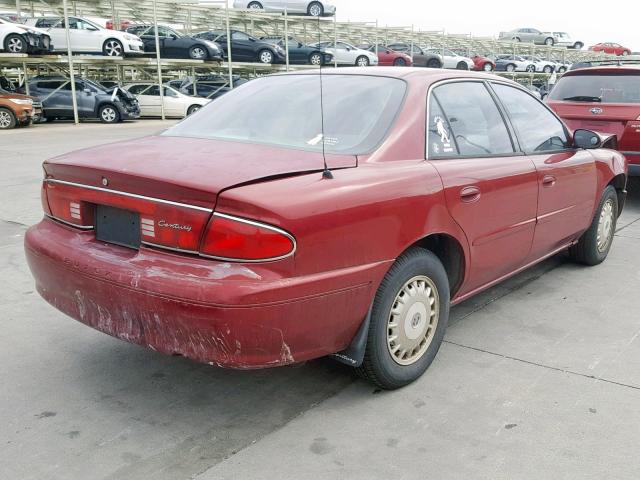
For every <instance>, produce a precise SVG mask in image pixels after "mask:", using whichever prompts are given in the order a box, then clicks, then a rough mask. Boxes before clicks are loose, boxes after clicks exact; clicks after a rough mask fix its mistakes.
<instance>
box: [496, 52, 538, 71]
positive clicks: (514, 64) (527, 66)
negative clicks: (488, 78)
mask: <svg viewBox="0 0 640 480" xmlns="http://www.w3.org/2000/svg"><path fill="white" fill-rule="evenodd" d="M496 71H499V72H529V73H533V72H535V71H536V66H535V65H534V64H533V62H531V61H529V60H527V59H525V58H524V57H522V56H520V55H498V56H497V57H496Z"/></svg>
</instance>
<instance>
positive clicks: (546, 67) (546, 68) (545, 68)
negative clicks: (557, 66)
mask: <svg viewBox="0 0 640 480" xmlns="http://www.w3.org/2000/svg"><path fill="white" fill-rule="evenodd" d="M542 70H543V71H544V73H553V67H551V65H545V66H544V68H543V69H542Z"/></svg>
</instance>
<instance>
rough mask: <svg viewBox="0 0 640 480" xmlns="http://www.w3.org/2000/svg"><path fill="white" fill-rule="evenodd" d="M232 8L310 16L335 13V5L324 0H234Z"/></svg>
mask: <svg viewBox="0 0 640 480" xmlns="http://www.w3.org/2000/svg"><path fill="white" fill-rule="evenodd" d="M233 8H248V9H249V10H264V11H265V12H277V13H283V12H284V11H285V10H286V11H287V13H288V14H292V15H295V14H302V15H308V16H310V17H324V16H332V15H335V13H336V7H335V5H332V4H330V3H328V2H326V1H325V0H234V2H233Z"/></svg>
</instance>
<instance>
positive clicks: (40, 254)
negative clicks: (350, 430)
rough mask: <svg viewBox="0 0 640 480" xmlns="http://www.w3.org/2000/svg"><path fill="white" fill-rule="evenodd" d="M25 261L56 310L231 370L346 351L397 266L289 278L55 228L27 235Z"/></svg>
mask: <svg viewBox="0 0 640 480" xmlns="http://www.w3.org/2000/svg"><path fill="white" fill-rule="evenodd" d="M25 251H26V256H27V261H28V264H29V268H30V269H31V272H32V273H33V276H34V277H35V281H36V288H37V290H38V292H39V293H40V295H42V297H43V298H44V299H45V300H46V301H47V302H49V303H50V304H51V305H53V306H54V307H56V308H57V309H58V310H60V311H62V312H64V313H66V314H67V315H69V316H71V317H73V318H74V319H76V320H78V321H80V322H82V323H84V324H86V325H88V326H90V327H92V328H95V329H97V330H99V331H101V332H104V333H107V334H109V335H112V336H114V337H117V338H120V339H122V340H125V341H128V342H131V343H135V344H139V345H142V346H145V347H148V348H151V349H153V350H156V351H159V352H162V353H165V354H170V355H171V354H179V355H183V356H185V357H188V358H191V359H193V360H196V361H199V362H203V363H210V364H215V365H219V366H225V367H232V368H260V367H268V366H275V365H281V364H288V363H293V362H298V361H304V360H308V359H311V358H316V357H320V356H324V355H328V354H331V353H335V352H337V351H340V350H342V349H344V348H346V346H347V345H348V344H349V343H350V341H351V339H352V338H353V336H354V335H355V333H356V332H357V330H358V328H359V326H360V324H361V322H362V320H363V319H364V318H365V316H366V314H367V310H368V308H369V305H370V302H371V299H372V296H373V293H374V291H375V287H376V286H377V284H378V283H379V282H380V280H381V279H382V277H383V276H384V274H385V273H386V271H387V269H388V268H389V266H390V262H380V263H376V264H371V265H365V266H358V267H352V268H346V269H341V270H338V271H332V272H323V273H321V274H315V275H309V276H304V277H286V276H283V275H282V273H278V272H277V270H275V269H273V267H271V269H269V267H267V266H263V267H255V268H254V266H253V265H242V264H231V263H224V262H217V261H212V260H207V259H202V258H195V257H189V256H183V255H176V254H172V253H167V252H160V251H156V250H153V249H150V248H144V247H142V248H141V249H140V250H138V251H136V250H130V249H126V248H123V247H117V246H114V245H108V244H104V243H101V242H97V241H96V240H95V236H94V234H93V232H91V231H89V232H86V231H85V232H82V231H78V230H75V229H72V228H70V227H66V226H64V225H62V224H59V223H57V222H55V221H53V220H49V219H44V220H43V221H42V222H40V223H39V224H37V225H35V226H33V227H31V228H30V229H29V231H28V232H27V235H26V237H25ZM265 265H266V264H265Z"/></svg>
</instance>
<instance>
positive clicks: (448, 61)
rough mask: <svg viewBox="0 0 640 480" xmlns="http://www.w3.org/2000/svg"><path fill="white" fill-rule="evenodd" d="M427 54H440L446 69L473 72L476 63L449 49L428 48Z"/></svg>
mask: <svg viewBox="0 0 640 480" xmlns="http://www.w3.org/2000/svg"><path fill="white" fill-rule="evenodd" d="M427 52H429V53H433V54H438V55H440V56H441V58H442V61H443V63H444V68H455V69H457V70H473V69H474V68H475V65H476V64H475V62H474V61H473V60H472V59H470V58H469V57H465V56H462V55H459V54H457V53H456V52H454V51H453V50H449V49H448V48H428V49H427Z"/></svg>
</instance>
